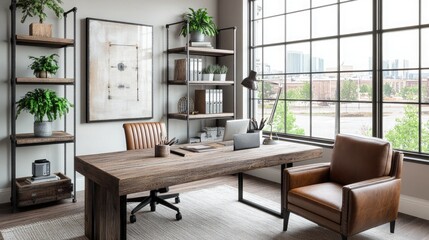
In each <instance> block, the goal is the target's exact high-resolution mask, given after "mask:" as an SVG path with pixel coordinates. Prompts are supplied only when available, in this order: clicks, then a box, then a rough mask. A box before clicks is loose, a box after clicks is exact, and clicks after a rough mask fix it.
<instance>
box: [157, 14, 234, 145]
mask: <svg viewBox="0 0 429 240" xmlns="http://www.w3.org/2000/svg"><path fill="white" fill-rule="evenodd" d="M179 24H186V26H187V28H186V29H187V34H186V44H185V47H184V49H185V51H186V52H185V53H169V49H170V41H169V40H170V39H169V36H170V32H169V30H170V27H171V26H175V25H179ZM165 27H166V29H167V36H166V37H167V50H166V55H167V57H166V59H167V65H166V71H167V72H166V79H167V80H166V84H167V134H168V133H169V121H170V118H169V117H168V114H169V113H170V111H169V102H170V99H169V91H170V86H173V85H179V84H175V83H171V82H170V76H169V60H170V56H169V55H170V54H185V55H186V59H187V61H186V83H185V84H184V85H186V97H187V99H189V97H190V96H189V95H190V94H189V90H190V86H195V85H197V84H192V83H190V81H188V79H189V75H190V68H189V66H190V55H191V52H190V50H189V42H190V38H189V22H188V21H186V20H184V21H180V22H175V23H170V24H166V26H165ZM218 31H219V32H223V31H232V38H233V39H232V46H233V54H232V55H229V54H226V55H223V56H212V57H215V58H216V62H217V61H218V58H219V57H227V56H232V57H233V64H232V65H233V73H232V76H233V79H232V81H233V82H234V83H233V84H232V86H233V88H234V89H233V96H232V98H233V113H234V119H235V118H236V117H237V99H236V98H237V86H236V85H237V84H236V82H237V69H236V68H237V40H236V39H237V27H235V26H234V27H228V28H222V29H218ZM217 36H219V35H217ZM216 43H219V38H218V37H216ZM216 45H217V44H216ZM197 55H200V56H205V55H204V54H197ZM207 56H210V55H207ZM203 85H205V86H210V85H211V86H213V84H203ZM219 86H225V85H224V84H218V85H217V86H216V87H219ZM189 103H190V101H187V109H189ZM171 119H174V118H171ZM207 119H211V118H207ZM191 120H192V119H190V118H189V111H188V114H187V116H186V120H185V121H186V136H187V142H188V143H190V130H189V129H190V121H191Z"/></svg>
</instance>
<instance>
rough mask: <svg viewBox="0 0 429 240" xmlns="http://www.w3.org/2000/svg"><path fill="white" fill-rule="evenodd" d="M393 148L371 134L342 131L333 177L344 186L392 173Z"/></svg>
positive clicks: (333, 166)
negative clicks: (370, 136)
mask: <svg viewBox="0 0 429 240" xmlns="http://www.w3.org/2000/svg"><path fill="white" fill-rule="evenodd" d="M391 161H392V147H391V145H390V143H389V142H387V141H385V140H382V139H378V138H369V137H359V136H354V135H346V134H339V135H337V137H336V139H335V144H334V151H333V153H332V159H331V171H330V180H331V181H333V182H337V183H339V184H342V185H347V184H350V183H355V182H360V181H363V180H366V179H371V178H378V177H382V176H386V175H388V174H389V173H390V168H391Z"/></svg>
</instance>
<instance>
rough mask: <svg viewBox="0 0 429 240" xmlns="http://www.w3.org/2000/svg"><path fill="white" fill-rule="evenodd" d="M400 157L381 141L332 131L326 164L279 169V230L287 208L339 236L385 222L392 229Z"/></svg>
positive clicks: (355, 232)
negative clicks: (281, 185) (281, 180)
mask: <svg viewBox="0 0 429 240" xmlns="http://www.w3.org/2000/svg"><path fill="white" fill-rule="evenodd" d="M402 162H403V154H402V153H401V152H397V151H393V150H392V147H391V145H390V143H389V142H387V141H384V140H382V139H378V138H369V137H361V136H354V135H345V134H340V135H337V137H336V140H335V144H334V149H333V154H332V159H331V162H330V163H326V164H324V163H322V164H310V165H306V166H298V167H292V168H288V169H285V172H284V173H285V174H284V183H285V184H284V188H285V189H284V193H285V194H286V195H285V197H284V202H283V211H284V213H285V215H284V225H283V231H287V228H288V221H289V215H290V212H293V213H295V214H297V215H300V216H302V217H304V218H306V219H308V220H310V221H313V222H315V223H317V224H318V225H320V226H323V227H326V228H328V229H330V230H332V231H335V232H337V233H340V234H341V236H342V239H347V237H349V236H352V235H355V234H357V233H359V232H362V231H365V230H367V229H370V228H373V227H376V226H378V225H381V224H384V223H388V222H390V232H391V233H394V231H395V220H396V218H397V216H398V206H399V195H400V187H401V170H402Z"/></svg>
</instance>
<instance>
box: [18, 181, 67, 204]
mask: <svg viewBox="0 0 429 240" xmlns="http://www.w3.org/2000/svg"><path fill="white" fill-rule="evenodd" d="M55 175H57V176H59V177H60V180H55V181H50V182H41V183H27V182H26V181H25V180H26V179H27V178H31V177H23V178H17V179H16V188H17V201H18V207H24V206H30V205H35V204H39V203H46V202H52V201H57V200H61V199H66V198H71V197H72V194H71V192H72V191H73V184H72V183H71V180H70V178H68V177H67V176H65V175H64V174H62V173H55Z"/></svg>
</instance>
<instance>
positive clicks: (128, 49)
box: [86, 18, 153, 122]
mask: <svg viewBox="0 0 429 240" xmlns="http://www.w3.org/2000/svg"><path fill="white" fill-rule="evenodd" d="M86 32H87V34H86V38H87V39H86V41H87V49H86V55H87V59H86V60H87V62H86V64H87V67H86V71H87V72H86V75H87V76H86V77H87V89H86V90H87V96H86V97H87V98H86V104H87V107H86V110H87V114H86V120H87V122H101V121H120V120H131V119H151V118H152V117H153V26H151V25H145V24H138V23H126V22H118V21H111V20H103V19H94V18H87V19H86Z"/></svg>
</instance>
